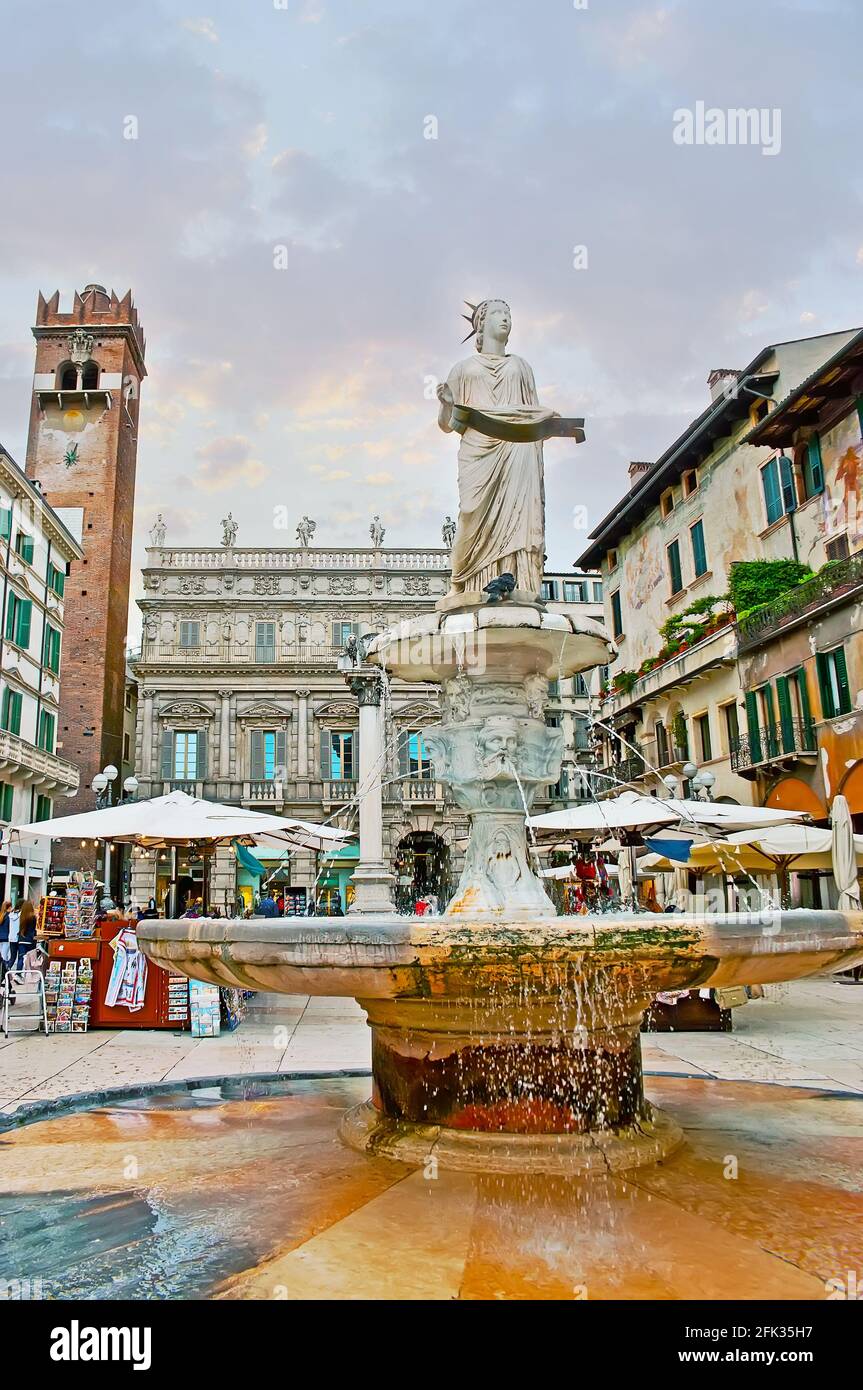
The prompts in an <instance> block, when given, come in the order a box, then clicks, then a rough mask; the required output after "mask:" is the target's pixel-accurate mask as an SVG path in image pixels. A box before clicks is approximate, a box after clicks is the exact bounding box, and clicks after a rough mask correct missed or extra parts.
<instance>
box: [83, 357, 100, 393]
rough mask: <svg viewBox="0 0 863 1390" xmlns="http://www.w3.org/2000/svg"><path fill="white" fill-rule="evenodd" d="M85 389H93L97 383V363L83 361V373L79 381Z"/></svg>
mask: <svg viewBox="0 0 863 1390" xmlns="http://www.w3.org/2000/svg"><path fill="white" fill-rule="evenodd" d="M81 384H82V386H83V388H84V390H85V391H95V389H96V387H97V386H98V385H99V363H98V362H85V363H84V375H83V380H82V382H81Z"/></svg>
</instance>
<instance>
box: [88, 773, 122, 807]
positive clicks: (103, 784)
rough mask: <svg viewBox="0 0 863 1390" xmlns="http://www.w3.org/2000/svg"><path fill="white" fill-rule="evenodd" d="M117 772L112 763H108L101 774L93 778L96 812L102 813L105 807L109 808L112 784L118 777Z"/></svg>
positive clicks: (111, 798)
mask: <svg viewBox="0 0 863 1390" xmlns="http://www.w3.org/2000/svg"><path fill="white" fill-rule="evenodd" d="M119 775H120V774H119V772H118V771H117V769H116V768H115V766H114V764H113V763H108V765H107V767H103V768H102V771H101V772H97V773H96V776H95V777H94V778H93V782H92V786H93V791H94V792H95V793H96V810H97V811H103V810H104V809H105V807H106V806H110V805H111V802H112V801H113V799H114V798H113V783H114V782H116V780H117V778H118V777H119Z"/></svg>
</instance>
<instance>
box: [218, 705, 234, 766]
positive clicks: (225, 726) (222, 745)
mask: <svg viewBox="0 0 863 1390" xmlns="http://www.w3.org/2000/svg"><path fill="white" fill-rule="evenodd" d="M233 693H234V692H233V691H232V690H220V691H219V699H220V700H221V702H222V708H221V719H220V723H219V776H220V778H221V779H222V781H225V782H227V781H229V780H230V777H231V696H232V695H233Z"/></svg>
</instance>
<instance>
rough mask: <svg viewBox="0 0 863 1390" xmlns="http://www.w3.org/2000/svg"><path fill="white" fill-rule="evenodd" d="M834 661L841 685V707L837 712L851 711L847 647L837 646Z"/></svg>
mask: <svg viewBox="0 0 863 1390" xmlns="http://www.w3.org/2000/svg"><path fill="white" fill-rule="evenodd" d="M832 656H833V661H834V663H835V666H836V681H837V684H838V686H839V708H838V710H837V711H836V713H837V714H850V713H851V689H850V686H849V684H848V664H847V662H846V660H845V648H844V647H837V648H836V650H835V651H834V652H833V653H832Z"/></svg>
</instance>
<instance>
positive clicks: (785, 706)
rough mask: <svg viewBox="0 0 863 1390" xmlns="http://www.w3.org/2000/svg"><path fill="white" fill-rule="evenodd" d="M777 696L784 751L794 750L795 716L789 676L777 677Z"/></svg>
mask: <svg viewBox="0 0 863 1390" xmlns="http://www.w3.org/2000/svg"><path fill="white" fill-rule="evenodd" d="M776 698H777V700H778V701H779V727H780V729H781V730H782V751H783V753H793V752H794V716H793V714H792V712H791V692H790V690H789V689H788V677H787V676H777V677H776Z"/></svg>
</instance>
